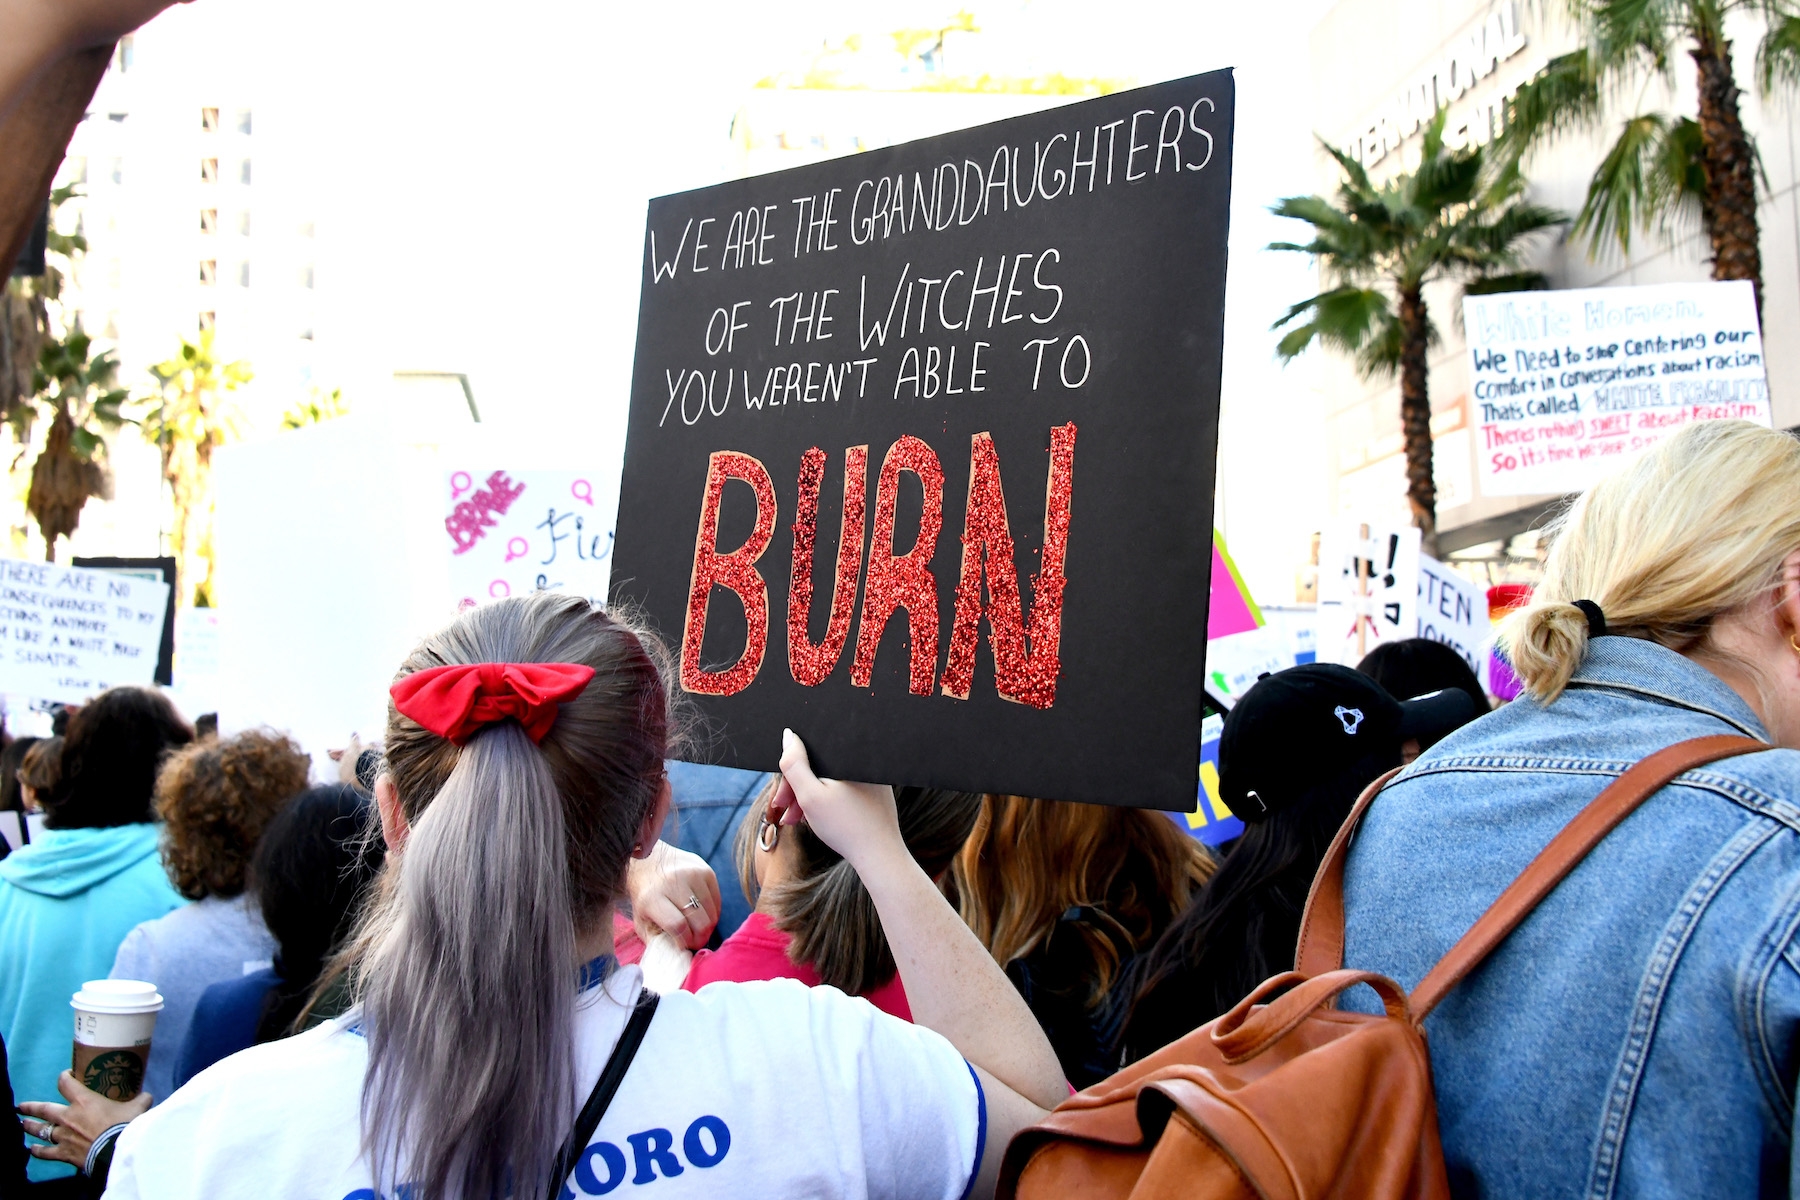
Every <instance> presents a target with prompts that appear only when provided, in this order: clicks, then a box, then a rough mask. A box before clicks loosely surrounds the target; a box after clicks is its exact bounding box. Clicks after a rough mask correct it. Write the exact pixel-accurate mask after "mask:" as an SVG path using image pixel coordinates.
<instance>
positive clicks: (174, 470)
mask: <svg viewBox="0 0 1800 1200" xmlns="http://www.w3.org/2000/svg"><path fill="white" fill-rule="evenodd" d="M150 373H151V374H152V375H154V376H155V377H156V382H157V384H158V387H159V389H160V391H161V397H160V402H159V403H158V404H157V405H156V407H154V408H152V409H151V410H150V411H149V412H148V413H146V414H145V416H144V419H143V428H144V437H145V438H146V439H147V440H149V441H152V442H154V443H156V446H157V448H158V449H159V450H160V451H161V452H162V472H163V478H164V479H166V480H168V483H169V490H170V493H171V495H172V496H173V498H174V503H175V520H174V523H173V527H172V530H171V532H170V535H169V542H170V549H171V551H172V552H173V553H174V555H175V563H176V570H177V573H178V575H179V577H180V578H181V579H182V580H183V581H184V584H185V585H186V586H187V587H189V588H190V589H191V590H190V591H189V592H188V595H189V596H190V597H191V598H192V601H193V603H195V604H198V605H208V604H210V603H211V602H212V585H213V566H214V562H213V542H212V516H213V486H212V455H213V451H214V450H216V449H218V448H219V447H220V446H222V445H224V444H225V442H226V441H227V440H228V439H229V438H231V437H232V436H234V435H235V434H236V433H237V431H238V418H237V411H236V408H235V407H234V406H233V405H232V404H231V403H230V401H229V400H228V399H227V398H226V393H227V392H233V391H236V390H237V389H238V388H239V387H241V386H243V385H244V384H246V383H249V382H250V380H251V379H252V378H253V376H252V373H251V370H250V364H249V363H247V362H244V361H243V360H241V359H240V360H238V361H235V362H228V363H222V362H220V361H219V359H218V357H217V356H216V355H215V354H214V352H213V334H212V330H210V329H209V330H205V331H204V332H202V333H201V334H200V340H199V341H198V342H190V341H188V340H187V339H186V338H183V339H181V350H180V352H179V353H178V354H176V356H175V357H174V358H171V359H169V360H168V361H167V362H164V363H159V364H157V365H156V366H154V367H151V368H150Z"/></svg>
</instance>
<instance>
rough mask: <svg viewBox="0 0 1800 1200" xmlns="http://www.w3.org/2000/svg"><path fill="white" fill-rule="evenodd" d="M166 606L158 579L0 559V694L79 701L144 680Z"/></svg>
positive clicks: (152, 668) (152, 670)
mask: <svg viewBox="0 0 1800 1200" xmlns="http://www.w3.org/2000/svg"><path fill="white" fill-rule="evenodd" d="M168 603H169V585H168V584H166V583H163V582H161V581H160V580H153V579H145V578H142V577H140V576H135V575H125V574H120V573H118V572H114V571H90V570H87V569H85V568H82V567H59V566H57V565H56V564H55V563H36V562H22V561H20V560H18V559H10V558H6V559H0V641H3V642H4V645H5V653H4V655H3V656H0V692H7V693H10V694H12V695H16V696H28V697H30V698H32V699H34V700H55V701H61V702H63V703H65V704H80V703H82V702H84V701H86V700H88V699H90V698H91V697H93V696H94V695H95V694H96V693H99V692H103V691H105V690H106V689H107V688H109V687H115V686H117V685H119V684H148V683H150V682H151V681H152V679H153V677H154V676H155V674H156V657H157V652H158V651H159V650H160V648H161V646H162V629H163V614H164V611H165V610H166V609H167V607H168Z"/></svg>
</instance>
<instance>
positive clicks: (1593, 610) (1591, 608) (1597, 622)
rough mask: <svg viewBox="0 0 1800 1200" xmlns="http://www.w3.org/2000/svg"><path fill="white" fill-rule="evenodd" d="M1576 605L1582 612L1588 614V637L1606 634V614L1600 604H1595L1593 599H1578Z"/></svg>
mask: <svg viewBox="0 0 1800 1200" xmlns="http://www.w3.org/2000/svg"><path fill="white" fill-rule="evenodd" d="M1575 607H1576V608H1579V609H1580V610H1581V611H1582V613H1583V614H1585V615H1586V616H1587V619H1588V637H1590V638H1597V637H1605V636H1606V614H1605V613H1603V612H1601V611H1600V606H1599V605H1598V604H1595V603H1594V602H1593V601H1592V600H1577V601H1575Z"/></svg>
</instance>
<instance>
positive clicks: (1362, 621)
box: [1318, 521, 1419, 667]
mask: <svg viewBox="0 0 1800 1200" xmlns="http://www.w3.org/2000/svg"><path fill="white" fill-rule="evenodd" d="M1418 596H1419V531H1418V530H1417V529H1416V528H1414V527H1413V526H1410V525H1404V526H1401V525H1378V524H1372V523H1370V522H1366V521H1364V522H1357V521H1337V522H1334V523H1333V524H1331V525H1328V526H1326V527H1325V529H1324V531H1323V532H1322V533H1321V535H1320V538H1319V610H1318V612H1319V633H1318V638H1319V661H1320V662H1335V663H1344V664H1346V665H1348V666H1352V667H1354V666H1355V665H1356V664H1357V663H1359V662H1361V661H1362V659H1363V656H1364V655H1365V654H1367V653H1369V651H1371V650H1373V649H1375V647H1377V646H1379V645H1381V644H1382V643H1384V642H1392V641H1398V640H1400V639H1401V638H1409V637H1414V636H1416V635H1417V632H1418V628H1419V620H1418V609H1417V605H1418Z"/></svg>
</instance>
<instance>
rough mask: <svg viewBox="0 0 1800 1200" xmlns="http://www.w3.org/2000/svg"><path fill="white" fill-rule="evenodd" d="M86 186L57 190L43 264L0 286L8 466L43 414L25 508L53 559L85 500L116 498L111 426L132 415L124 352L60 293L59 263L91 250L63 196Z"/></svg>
mask: <svg viewBox="0 0 1800 1200" xmlns="http://www.w3.org/2000/svg"><path fill="white" fill-rule="evenodd" d="M80 194H81V193H80V192H79V191H78V190H77V189H76V188H75V187H74V186H73V185H69V186H65V187H60V188H57V189H56V190H55V191H53V192H52V193H51V194H50V211H51V217H52V219H51V221H50V227H49V231H48V246H47V249H48V252H49V253H48V256H47V261H46V263H45V268H44V274H43V275H41V276H39V277H37V278H35V279H29V278H16V279H10V280H8V281H7V285H6V290H5V293H4V295H3V296H0V301H3V303H0V419H4V420H5V422H6V423H7V425H9V426H10V427H11V429H12V436H13V443H14V444H15V445H16V446H18V447H19V453H18V455H17V457H15V458H14V460H13V462H12V464H11V466H10V467H9V470H17V469H18V468H19V467H20V465H21V464H23V462H24V461H25V458H26V456H27V455H28V454H29V453H30V452H31V445H32V430H33V427H34V426H35V425H36V424H37V422H38V421H39V420H41V419H48V421H49V422H50V426H49V429H48V430H47V431H46V434H45V437H44V444H43V446H42V447H40V448H39V450H38V454H37V458H36V459H35V460H33V462H32V465H31V477H30V482H29V484H28V486H27V490H26V493H25V510H26V512H27V513H29V514H30V516H31V517H32V519H33V520H35V521H36V522H37V525H38V530H39V532H41V533H42V534H43V537H44V555H45V557H46V558H47V559H48V560H49V561H51V562H55V561H56V539H57V538H68V537H71V536H73V534H74V533H75V529H76V527H77V526H78V525H79V524H80V522H81V511H82V509H83V508H85V507H86V506H87V502H88V500H89V499H91V498H94V497H100V498H103V499H108V498H110V495H111V491H112V481H111V478H110V477H109V475H108V473H107V470H106V461H105V460H106V441H105V435H106V434H107V433H110V432H112V431H114V430H116V429H118V428H119V427H120V426H121V425H124V424H126V423H128V421H129V418H127V417H125V416H124V415H123V414H122V413H121V412H120V406H121V405H123V404H124V403H126V401H127V398H128V397H127V393H126V391H125V390H124V389H123V388H119V387H116V386H115V384H116V382H117V380H118V373H119V364H118V360H117V359H115V358H114V357H113V356H112V354H110V353H106V354H100V355H95V354H94V353H93V339H92V338H90V337H89V336H88V335H87V333H86V332H85V331H84V330H83V329H82V327H81V321H80V319H79V317H78V316H76V317H74V318H71V317H70V314H69V312H68V309H67V306H66V305H65V304H64V303H63V299H62V292H63V283H64V272H63V270H62V269H61V268H59V266H58V265H57V263H58V262H59V261H60V262H62V263H64V264H66V265H67V266H68V267H69V268H70V269H71V270H72V269H73V268H74V266H75V264H76V262H77V260H78V259H79V258H80V257H81V256H82V255H83V254H85V253H87V239H86V238H85V237H83V236H82V235H81V233H80V231H79V229H77V231H76V232H74V233H67V234H65V233H63V232H61V231H60V230H59V229H58V228H57V221H56V219H55V218H56V217H57V215H58V214H59V210H60V209H61V207H62V205H63V204H65V203H66V202H68V201H69V200H72V199H74V198H76V197H77V196H79V195H80ZM52 304H55V305H56V309H55V314H54V315H53V313H52V309H51V305H52ZM59 327H62V328H63V332H62V333H61V334H60V335H59V334H58V332H57V330H58V328H59Z"/></svg>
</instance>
